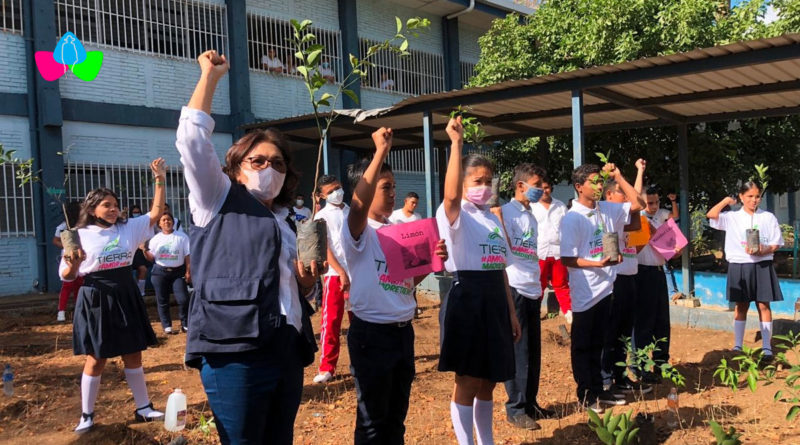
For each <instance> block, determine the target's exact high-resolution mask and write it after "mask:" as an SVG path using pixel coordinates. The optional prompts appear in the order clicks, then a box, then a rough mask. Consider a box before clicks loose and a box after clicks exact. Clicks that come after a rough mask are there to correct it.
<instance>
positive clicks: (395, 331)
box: [342, 128, 447, 444]
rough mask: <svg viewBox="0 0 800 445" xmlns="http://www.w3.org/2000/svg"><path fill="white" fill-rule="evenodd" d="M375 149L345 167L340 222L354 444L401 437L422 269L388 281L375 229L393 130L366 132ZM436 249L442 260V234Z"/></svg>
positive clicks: (381, 219)
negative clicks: (346, 209) (347, 194)
mask: <svg viewBox="0 0 800 445" xmlns="http://www.w3.org/2000/svg"><path fill="white" fill-rule="evenodd" d="M372 140H373V141H374V142H375V155H374V156H373V157H372V160H366V159H365V160H362V161H361V162H359V163H357V164H355V165H354V166H353V167H352V168H351V170H350V172H349V176H350V180H351V183H354V185H355V187H354V192H353V199H352V202H351V208H350V213H349V214H348V215H347V221H346V223H345V224H344V225H343V229H342V244H343V246H344V254H345V261H346V262H347V266H348V269H349V271H350V274H351V276H352V278H353V281H352V283H351V286H350V304H351V307H352V312H353V316H352V318H351V320H350V329H349V330H348V332H347V347H348V350H349V353H350V363H351V365H350V371H351V373H352V374H353V378H354V379H355V386H356V396H357V399H358V409H357V412H356V428H355V433H354V443H355V444H367V443H369V444H402V443H403V442H404V440H403V435H404V434H405V424H404V423H405V418H406V413H407V412H408V399H409V396H410V394H411V382H412V381H413V380H414V374H415V370H414V329H413V327H412V325H411V321H412V319H413V318H414V308H415V306H416V304H415V303H414V299H413V298H412V296H411V294H412V290H413V289H414V287H415V286H416V285H417V284H418V283H419V282H420V281H422V278H424V277H423V276H420V277H416V278H406V279H404V280H392V279H391V278H390V276H389V271H388V265H387V263H386V254H385V253H384V251H383V249H382V247H381V244H380V243H379V242H378V234H377V230H378V229H380V228H381V227H384V226H386V225H387V224H389V221H388V220H387V219H386V218H387V217H388V216H389V215H390V214H391V213H392V208H393V207H394V193H395V192H394V190H395V182H394V175H393V174H392V169H391V167H390V166H389V165H388V164H386V162H385V160H386V157H387V156H388V155H389V150H390V149H391V146H392V130H391V129H389V128H380V129H378V130H376V131H375V132H374V133H372ZM435 254H436V255H438V256H439V257H441V258H443V259H445V260H446V259H447V249H446V247H445V242H444V240H439V244H438V248H437V250H436V252H435Z"/></svg>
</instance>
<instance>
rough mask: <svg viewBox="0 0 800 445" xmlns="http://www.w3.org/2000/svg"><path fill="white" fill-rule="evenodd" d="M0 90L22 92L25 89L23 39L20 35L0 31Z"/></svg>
mask: <svg viewBox="0 0 800 445" xmlns="http://www.w3.org/2000/svg"><path fill="white" fill-rule="evenodd" d="M0 54H2V55H3V63H0V92H4V93H24V92H25V91H26V90H27V84H28V80H27V75H26V73H25V66H26V63H25V40H23V38H22V36H20V35H17V34H11V33H7V32H3V31H0Z"/></svg>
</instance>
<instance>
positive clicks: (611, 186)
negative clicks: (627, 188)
mask: <svg viewBox="0 0 800 445" xmlns="http://www.w3.org/2000/svg"><path fill="white" fill-rule="evenodd" d="M616 189H617V181H615V180H613V179H609V180H608V182H606V186H605V187H603V196H605V195H606V194H607V193H608V192H609V191H613V190H616Z"/></svg>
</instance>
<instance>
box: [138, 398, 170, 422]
mask: <svg viewBox="0 0 800 445" xmlns="http://www.w3.org/2000/svg"><path fill="white" fill-rule="evenodd" d="M145 408H150V409H151V410H153V411H154V412H157V413H159V414H157V415H155V416H152V417H151V416H143V415H141V414H139V410H143V409H145ZM133 416H134V417H135V418H136V421H137V422H152V421H154V420H162V419H163V418H164V413H162V412H159V411H156V409H155V408H153V402H150V403H148V404H147V405H145V406H140V407H139V408H136V411H134V412H133Z"/></svg>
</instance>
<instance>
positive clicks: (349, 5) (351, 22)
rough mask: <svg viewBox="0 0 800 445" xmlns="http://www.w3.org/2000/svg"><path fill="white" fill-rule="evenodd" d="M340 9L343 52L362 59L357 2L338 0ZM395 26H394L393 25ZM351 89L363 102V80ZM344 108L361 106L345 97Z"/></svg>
mask: <svg viewBox="0 0 800 445" xmlns="http://www.w3.org/2000/svg"><path fill="white" fill-rule="evenodd" d="M242 3H244V2H242ZM338 7H339V29H340V30H341V32H342V52H343V53H344V54H346V55H347V54H352V55H354V56H356V57H358V58H361V56H360V54H359V48H358V13H357V11H356V0H338ZM392 26H394V25H392ZM342 60H343V61H344V62H342V63H343V64H344V65H343V71H344V73H345V75H346V74H347V73H349V72H350V71H351V70H352V67H351V66H350V58H349V57H342ZM350 89H351V90H352V91H353V92H354V93H355V95H356V97H357V98H358V101H359V102H361V80H360V78H359V79H358V80H356V81H355V82H354V83H353V84H352V85H351V86H350ZM342 105H344V108H359V104H358V103H356V102H354V101H353V99H351V98H350V97H348V96H347V95H344V96H343V97H342Z"/></svg>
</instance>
